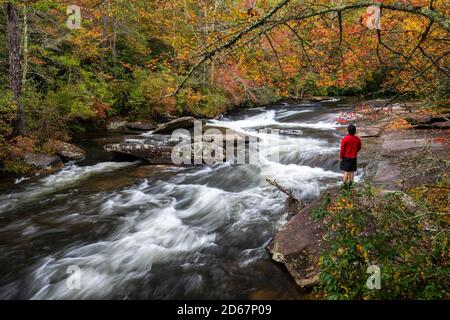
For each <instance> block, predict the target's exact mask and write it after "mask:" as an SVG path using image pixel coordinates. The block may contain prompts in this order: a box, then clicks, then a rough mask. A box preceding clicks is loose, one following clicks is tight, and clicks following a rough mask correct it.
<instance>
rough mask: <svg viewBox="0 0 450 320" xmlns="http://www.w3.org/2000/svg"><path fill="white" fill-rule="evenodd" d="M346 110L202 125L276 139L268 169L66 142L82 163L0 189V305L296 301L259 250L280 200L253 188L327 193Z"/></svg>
mask: <svg viewBox="0 0 450 320" xmlns="http://www.w3.org/2000/svg"><path fill="white" fill-rule="evenodd" d="M352 105H353V103H352V102H349V101H346V100H338V99H336V100H333V101H329V102H320V103H319V102H317V103H306V102H305V103H300V104H286V103H285V104H279V105H274V106H269V107H263V108H255V109H246V110H240V111H234V112H231V113H228V114H225V115H224V116H223V117H222V118H221V119H219V120H213V121H211V123H212V124H214V125H216V126H223V127H227V128H232V129H234V130H236V131H240V132H246V133H250V134H254V135H258V137H259V138H260V139H261V142H260V145H261V146H262V148H264V147H265V145H266V144H267V146H268V145H269V142H270V143H272V144H271V145H273V142H274V141H269V140H270V139H277V141H275V142H276V144H275V145H276V146H277V147H276V148H277V149H276V152H278V154H279V160H278V161H272V160H270V159H263V160H262V161H260V162H258V164H251V165H250V164H249V165H231V164H228V163H224V164H220V165H214V166H206V165H205V166H195V167H172V166H150V165H147V164H145V163H144V162H141V161H116V160H114V159H113V158H112V157H111V155H110V154H107V153H106V152H104V151H103V150H102V145H103V143H104V141H106V140H107V139H108V136H107V134H106V133H104V136H102V134H101V133H100V134H97V135H95V136H87V137H85V136H82V137H78V138H77V139H75V140H74V142H75V143H76V144H78V145H80V146H81V147H83V148H85V149H86V150H87V152H88V156H87V158H86V159H85V160H83V161H82V162H78V163H68V164H66V166H65V167H64V169H63V170H61V171H59V172H56V173H54V174H52V175H49V176H46V177H42V178H40V177H34V178H32V179H27V180H25V179H16V180H15V181H3V182H1V184H0V298H2V299H16V298H24V299H183V298H184V299H260V298H273V299H297V298H301V297H302V296H303V295H304V292H303V291H302V290H300V289H299V288H297V286H296V285H295V283H294V281H293V280H292V279H291V277H290V275H289V274H288V273H287V272H286V270H285V269H284V268H283V266H281V265H278V264H277V263H275V262H273V261H272V260H271V258H270V255H269V254H268V253H267V251H266V249H265V247H266V246H267V244H268V243H269V241H270V239H271V237H272V236H273V235H274V233H275V232H276V230H277V229H278V228H280V227H281V226H282V225H283V224H284V223H286V219H287V216H286V213H285V210H284V205H285V199H286V196H285V195H284V194H282V193H280V192H279V191H278V190H277V189H275V188H274V187H272V186H271V185H269V184H268V183H267V182H266V181H265V179H266V178H272V179H275V180H276V181H277V182H279V183H280V184H281V185H283V186H284V187H287V188H289V189H291V190H292V191H294V192H295V193H296V195H297V196H298V197H301V198H303V199H305V200H311V199H314V198H315V197H317V196H318V195H319V193H320V192H321V191H322V190H324V189H326V188H330V187H333V186H336V185H338V184H339V179H340V173H339V159H338V147H339V142H340V139H341V138H342V136H343V130H342V129H343V128H340V126H339V125H338V124H337V123H336V122H335V119H336V117H337V115H338V113H339V112H342V111H348V110H350V109H351V108H352ZM261 128H274V129H281V133H280V134H279V135H277V136H274V137H273V136H270V137H268V136H267V135H263V134H259V133H258V129H261ZM114 138H115V139H116V140H124V139H128V140H130V141H145V140H152V141H155V140H156V141H161V140H164V139H167V137H163V136H158V135H153V134H152V133H151V132H146V133H143V134H136V133H135V134H134V135H133V136H130V134H128V135H124V136H123V137H122V136H120V135H119V136H117V135H116V136H115V137H114ZM271 150H272V151H273V149H271ZM70 266H76V268H77V270H79V271H80V274H79V275H80V277H79V279H80V283H79V288H71V287H70V286H68V277H69V276H70V273H68V268H69V267H70ZM69 270H70V268H69Z"/></svg>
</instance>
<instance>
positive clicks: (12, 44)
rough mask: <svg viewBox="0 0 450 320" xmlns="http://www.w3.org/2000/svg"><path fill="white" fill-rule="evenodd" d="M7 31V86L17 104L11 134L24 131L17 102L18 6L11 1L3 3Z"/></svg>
mask: <svg viewBox="0 0 450 320" xmlns="http://www.w3.org/2000/svg"><path fill="white" fill-rule="evenodd" d="M5 12H6V19H7V33H8V52H9V86H10V89H11V91H12V93H13V98H14V102H15V103H16V105H17V106H18V111H17V117H16V119H15V121H14V124H13V135H14V136H17V135H23V134H24V133H25V121H24V110H23V106H21V105H20V103H19V98H20V92H21V89H22V86H21V84H22V83H21V80H22V79H21V72H20V71H21V61H20V22H19V8H18V7H17V6H16V5H14V4H13V3H10V2H8V3H6V4H5Z"/></svg>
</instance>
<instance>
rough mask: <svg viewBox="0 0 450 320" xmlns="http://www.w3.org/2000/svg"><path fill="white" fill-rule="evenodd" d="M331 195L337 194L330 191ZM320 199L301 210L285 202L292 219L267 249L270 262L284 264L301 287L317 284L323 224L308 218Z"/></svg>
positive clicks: (290, 202)
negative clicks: (270, 257)
mask: <svg viewBox="0 0 450 320" xmlns="http://www.w3.org/2000/svg"><path fill="white" fill-rule="evenodd" d="M330 192H331V193H335V192H337V189H336V190H331V191H330ZM324 196H325V194H323V195H322V196H321V197H319V198H317V199H316V200H314V201H313V202H312V203H311V204H309V205H307V206H306V207H303V206H302V205H301V204H300V203H298V202H296V201H293V200H292V199H289V200H288V208H287V211H288V214H289V215H291V216H293V217H292V218H291V219H290V220H289V222H288V223H287V224H285V225H284V226H283V227H282V228H281V229H280V230H279V231H278V232H277V233H276V234H275V236H274V237H273V239H272V241H271V242H270V244H269V246H268V247H267V249H268V250H269V252H270V253H271V254H272V259H273V260H275V261H277V262H280V263H283V264H284V265H285V266H286V268H287V270H288V271H289V273H290V274H291V275H292V277H293V278H294V280H295V282H296V283H297V284H298V285H299V286H300V287H311V286H314V285H316V284H317V283H318V281H319V268H318V259H319V257H320V253H321V251H322V250H323V246H324V243H323V240H322V236H323V234H324V228H323V225H322V223H320V222H316V221H314V220H313V219H312V218H311V215H310V214H311V210H313V209H314V208H317V207H319V206H320V205H321V202H322V200H323V197H324Z"/></svg>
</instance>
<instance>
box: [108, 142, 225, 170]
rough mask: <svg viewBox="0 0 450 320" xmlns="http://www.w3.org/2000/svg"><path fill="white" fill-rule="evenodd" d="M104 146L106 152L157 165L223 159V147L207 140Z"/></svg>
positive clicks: (189, 163) (197, 162)
mask: <svg viewBox="0 0 450 320" xmlns="http://www.w3.org/2000/svg"><path fill="white" fill-rule="evenodd" d="M104 148H105V150H106V151H108V152H113V153H116V154H121V155H128V156H133V157H135V158H138V159H145V160H147V161H148V162H149V163H150V164H158V165H164V164H172V165H191V164H202V163H207V164H213V163H215V162H218V161H219V162H222V161H224V160H225V150H224V148H222V147H221V146H219V145H216V144H214V143H208V142H196V143H187V144H180V145H176V146H175V147H170V146H165V145H155V144H147V143H117V144H108V145H105V146H104ZM194 159H200V161H199V160H197V161H194Z"/></svg>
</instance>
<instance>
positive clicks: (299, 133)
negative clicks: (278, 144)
mask: <svg viewBox="0 0 450 320" xmlns="http://www.w3.org/2000/svg"><path fill="white" fill-rule="evenodd" d="M280 134H282V135H286V136H302V135H303V131H301V130H291V129H280Z"/></svg>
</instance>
